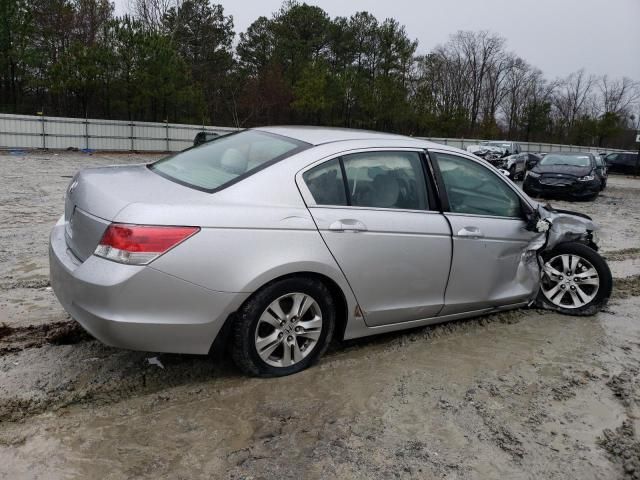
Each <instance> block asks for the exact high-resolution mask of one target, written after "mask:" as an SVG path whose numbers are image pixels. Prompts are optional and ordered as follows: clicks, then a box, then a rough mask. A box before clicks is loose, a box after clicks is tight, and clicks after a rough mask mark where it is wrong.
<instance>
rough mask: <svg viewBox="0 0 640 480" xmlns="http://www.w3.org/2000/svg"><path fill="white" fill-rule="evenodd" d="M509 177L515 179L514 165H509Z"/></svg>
mask: <svg viewBox="0 0 640 480" xmlns="http://www.w3.org/2000/svg"><path fill="white" fill-rule="evenodd" d="M509 178H510V179H511V180H515V179H516V166H515V165H511V166H510V167H509Z"/></svg>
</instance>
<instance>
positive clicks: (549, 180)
mask: <svg viewBox="0 0 640 480" xmlns="http://www.w3.org/2000/svg"><path fill="white" fill-rule="evenodd" d="M601 187H602V180H601V177H600V175H599V174H598V165H597V164H596V159H595V155H593V154H592V153H564V152H563V153H549V154H547V155H545V157H544V158H543V159H542V160H540V161H539V162H538V164H537V165H536V166H535V167H534V168H533V169H531V170H529V171H528V172H527V175H526V176H525V178H524V183H523V185H522V189H523V190H524V192H525V193H526V194H527V195H529V196H532V197H535V196H542V197H543V196H558V197H568V198H572V199H593V198H595V197H597V196H598V193H599V192H600V190H601Z"/></svg>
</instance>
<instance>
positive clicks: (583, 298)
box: [576, 285, 590, 304]
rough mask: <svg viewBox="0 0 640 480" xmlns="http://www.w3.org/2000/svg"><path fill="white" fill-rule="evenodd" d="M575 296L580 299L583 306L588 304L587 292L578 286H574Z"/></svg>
mask: <svg viewBox="0 0 640 480" xmlns="http://www.w3.org/2000/svg"><path fill="white" fill-rule="evenodd" d="M576 294H577V295H578V298H580V301H581V302H582V303H583V304H584V303H587V302H589V297H590V296H589V295H588V294H587V292H585V291H584V290H582V289H581V288H580V285H576Z"/></svg>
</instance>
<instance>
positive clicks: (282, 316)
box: [269, 299, 287, 320]
mask: <svg viewBox="0 0 640 480" xmlns="http://www.w3.org/2000/svg"><path fill="white" fill-rule="evenodd" d="M269 310H271V311H272V312H273V313H274V314H275V316H276V318H277V319H278V320H286V318H287V314H286V313H284V311H283V310H282V307H281V306H280V299H278V300H276V301H275V302H273V303H272V304H271V305H269Z"/></svg>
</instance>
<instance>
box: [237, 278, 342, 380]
mask: <svg viewBox="0 0 640 480" xmlns="http://www.w3.org/2000/svg"><path fill="white" fill-rule="evenodd" d="M334 324H335V306H334V302H333V298H332V297H331V293H330V292H329V290H328V289H327V287H325V286H324V285H323V284H322V283H321V282H319V281H317V280H315V279H310V278H302V277H292V278H287V279H283V280H280V281H277V282H275V283H272V284H271V285H268V286H267V287H265V288H263V289H262V290H260V291H259V292H258V293H256V294H255V295H254V296H253V297H252V298H251V299H250V300H249V301H248V302H247V303H246V304H245V305H243V306H242V308H241V309H240V311H239V312H238V315H237V318H236V320H235V322H234V332H233V350H232V356H233V359H234V361H235V363H236V365H238V367H239V368H240V369H241V370H242V371H244V372H245V373H248V374H250V375H255V376H260V377H278V376H283V375H290V374H292V373H297V372H299V371H301V370H304V369H305V368H307V367H308V366H310V365H312V364H313V363H314V362H315V361H317V360H318V358H320V356H321V355H322V354H323V353H324V352H325V350H326V349H327V346H328V345H329V342H330V341H331V338H332V336H333V329H334Z"/></svg>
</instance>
